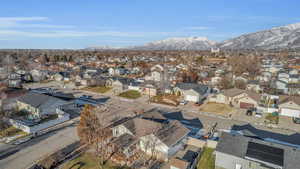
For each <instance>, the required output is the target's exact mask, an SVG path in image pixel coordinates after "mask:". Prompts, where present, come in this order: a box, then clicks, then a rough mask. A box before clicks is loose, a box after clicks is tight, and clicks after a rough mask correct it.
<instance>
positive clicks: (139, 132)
mask: <svg viewBox="0 0 300 169" xmlns="http://www.w3.org/2000/svg"><path fill="white" fill-rule="evenodd" d="M150 117H151V116H150ZM189 132H190V130H189V129H187V128H186V127H184V126H183V125H182V124H181V123H180V122H179V121H176V120H174V121H171V122H168V123H165V122H163V123H160V122H157V121H154V120H153V119H145V118H140V117H135V118H132V119H129V120H127V121H125V122H122V123H120V124H118V125H116V126H114V127H112V133H113V137H114V138H118V137H123V136H124V135H125V134H127V135H131V136H132V137H133V138H134V139H130V140H132V142H134V144H136V146H137V147H138V148H139V149H140V150H142V151H143V152H145V153H146V154H148V153H149V154H151V153H153V152H154V151H155V154H156V156H157V158H160V159H162V160H168V158H169V157H170V156H172V155H174V154H175V153H176V152H177V151H179V150H180V148H182V146H183V144H184V141H183V140H184V139H185V138H186V137H187V135H188V133H189ZM137 140H138V141H137Z"/></svg>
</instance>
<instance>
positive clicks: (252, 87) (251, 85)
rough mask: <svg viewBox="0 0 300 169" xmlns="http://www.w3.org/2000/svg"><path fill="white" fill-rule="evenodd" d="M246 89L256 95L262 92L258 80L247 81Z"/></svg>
mask: <svg viewBox="0 0 300 169" xmlns="http://www.w3.org/2000/svg"><path fill="white" fill-rule="evenodd" d="M246 89H247V90H249V91H253V92H256V93H261V92H263V88H262V87H261V86H260V84H259V81H258V80H249V81H248V83H247V86H246Z"/></svg>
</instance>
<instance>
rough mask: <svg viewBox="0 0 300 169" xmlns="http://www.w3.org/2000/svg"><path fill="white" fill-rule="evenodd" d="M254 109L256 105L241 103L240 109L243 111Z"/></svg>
mask: <svg viewBox="0 0 300 169" xmlns="http://www.w3.org/2000/svg"><path fill="white" fill-rule="evenodd" d="M253 107H254V104H250V103H245V102H240V108H241V109H250V108H253Z"/></svg>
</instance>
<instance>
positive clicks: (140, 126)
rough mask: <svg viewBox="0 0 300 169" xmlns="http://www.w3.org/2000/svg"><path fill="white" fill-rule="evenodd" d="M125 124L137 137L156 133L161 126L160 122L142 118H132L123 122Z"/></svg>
mask: <svg viewBox="0 0 300 169" xmlns="http://www.w3.org/2000/svg"><path fill="white" fill-rule="evenodd" d="M123 125H124V126H125V127H126V128H127V129H128V130H129V131H130V132H131V133H132V134H134V135H135V136H137V137H141V136H145V135H148V134H151V133H154V132H155V131H157V130H158V129H160V128H161V124H160V123H157V122H154V121H151V120H145V119H141V118H133V119H130V120H128V121H126V122H125V123H123Z"/></svg>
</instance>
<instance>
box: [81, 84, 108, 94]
mask: <svg viewBox="0 0 300 169" xmlns="http://www.w3.org/2000/svg"><path fill="white" fill-rule="evenodd" d="M110 89H111V88H110V87H105V86H97V87H86V88H84V89H83V90H86V91H89V92H95V93H106V92H108V91H109V90H110Z"/></svg>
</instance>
